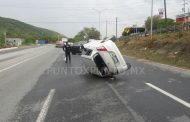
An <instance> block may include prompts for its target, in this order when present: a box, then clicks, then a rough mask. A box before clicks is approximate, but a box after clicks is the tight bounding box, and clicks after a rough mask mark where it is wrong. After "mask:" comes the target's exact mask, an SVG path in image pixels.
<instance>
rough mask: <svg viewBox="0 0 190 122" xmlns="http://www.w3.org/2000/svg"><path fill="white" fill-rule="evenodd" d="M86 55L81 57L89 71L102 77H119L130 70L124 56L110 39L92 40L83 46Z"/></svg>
mask: <svg viewBox="0 0 190 122" xmlns="http://www.w3.org/2000/svg"><path fill="white" fill-rule="evenodd" d="M83 47H84V50H85V51H84V54H82V55H81V57H82V60H83V63H84V65H85V67H86V69H87V71H88V72H89V73H91V74H95V75H98V76H101V77H105V76H113V75H118V74H120V73H123V72H125V71H126V70H128V69H130V64H126V62H125V60H124V58H123V56H122V54H121V53H120V51H119V49H118V48H117V46H116V45H115V43H114V42H113V41H111V40H109V39H107V40H92V41H90V42H89V43H87V44H84V45H83Z"/></svg>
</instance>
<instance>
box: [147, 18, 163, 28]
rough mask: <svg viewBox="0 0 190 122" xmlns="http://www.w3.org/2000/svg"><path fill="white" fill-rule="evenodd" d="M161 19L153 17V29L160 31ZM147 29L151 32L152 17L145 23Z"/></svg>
mask: <svg viewBox="0 0 190 122" xmlns="http://www.w3.org/2000/svg"><path fill="white" fill-rule="evenodd" d="M160 20H161V18H160V16H159V15H155V16H153V26H152V29H153V30H154V29H158V24H159V22H160ZM145 26H146V29H147V30H148V31H149V30H150V27H151V17H148V18H147V20H146V22H145Z"/></svg>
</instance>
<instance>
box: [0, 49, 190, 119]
mask: <svg viewBox="0 0 190 122" xmlns="http://www.w3.org/2000/svg"><path fill="white" fill-rule="evenodd" d="M125 58H126V61H127V62H129V63H131V64H132V68H131V70H130V71H127V72H126V73H123V74H121V75H119V76H115V77H114V78H99V77H97V76H93V75H89V74H88V73H87V72H86V70H85V69H84V68H83V63H82V61H81V57H80V56H78V55H75V56H72V62H71V63H70V64H65V63H64V53H63V52H62V50H61V49H57V48H55V47H54V46H53V45H46V46H41V47H37V48H31V49H25V50H19V51H15V52H9V53H4V54H1V55H0V98H1V99H0V108H1V109H0V121H19V122H26V121H27V122H35V121H36V122H43V121H47V122H190V104H189V103H190V75H189V74H188V73H186V72H184V71H183V70H179V72H176V71H173V70H172V68H167V66H164V67H163V66H159V65H154V63H149V62H146V61H142V60H137V59H134V58H130V57H125ZM187 72H188V71H187Z"/></svg>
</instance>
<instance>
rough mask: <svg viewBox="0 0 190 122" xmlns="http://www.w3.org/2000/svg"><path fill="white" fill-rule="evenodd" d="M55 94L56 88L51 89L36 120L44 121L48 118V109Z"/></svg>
mask: <svg viewBox="0 0 190 122" xmlns="http://www.w3.org/2000/svg"><path fill="white" fill-rule="evenodd" d="M54 94H55V89H51V91H50V92H49V94H48V96H47V98H46V100H45V102H44V104H43V107H42V109H41V111H40V114H39V115H38V118H37V120H36V122H44V121H45V118H46V115H47V112H48V109H49V106H50V104H51V101H52V99H53V95H54Z"/></svg>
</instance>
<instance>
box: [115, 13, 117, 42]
mask: <svg viewBox="0 0 190 122" xmlns="http://www.w3.org/2000/svg"><path fill="white" fill-rule="evenodd" d="M115 29H116V31H115V32H116V34H115V36H116V40H117V17H116V28H115Z"/></svg>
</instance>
